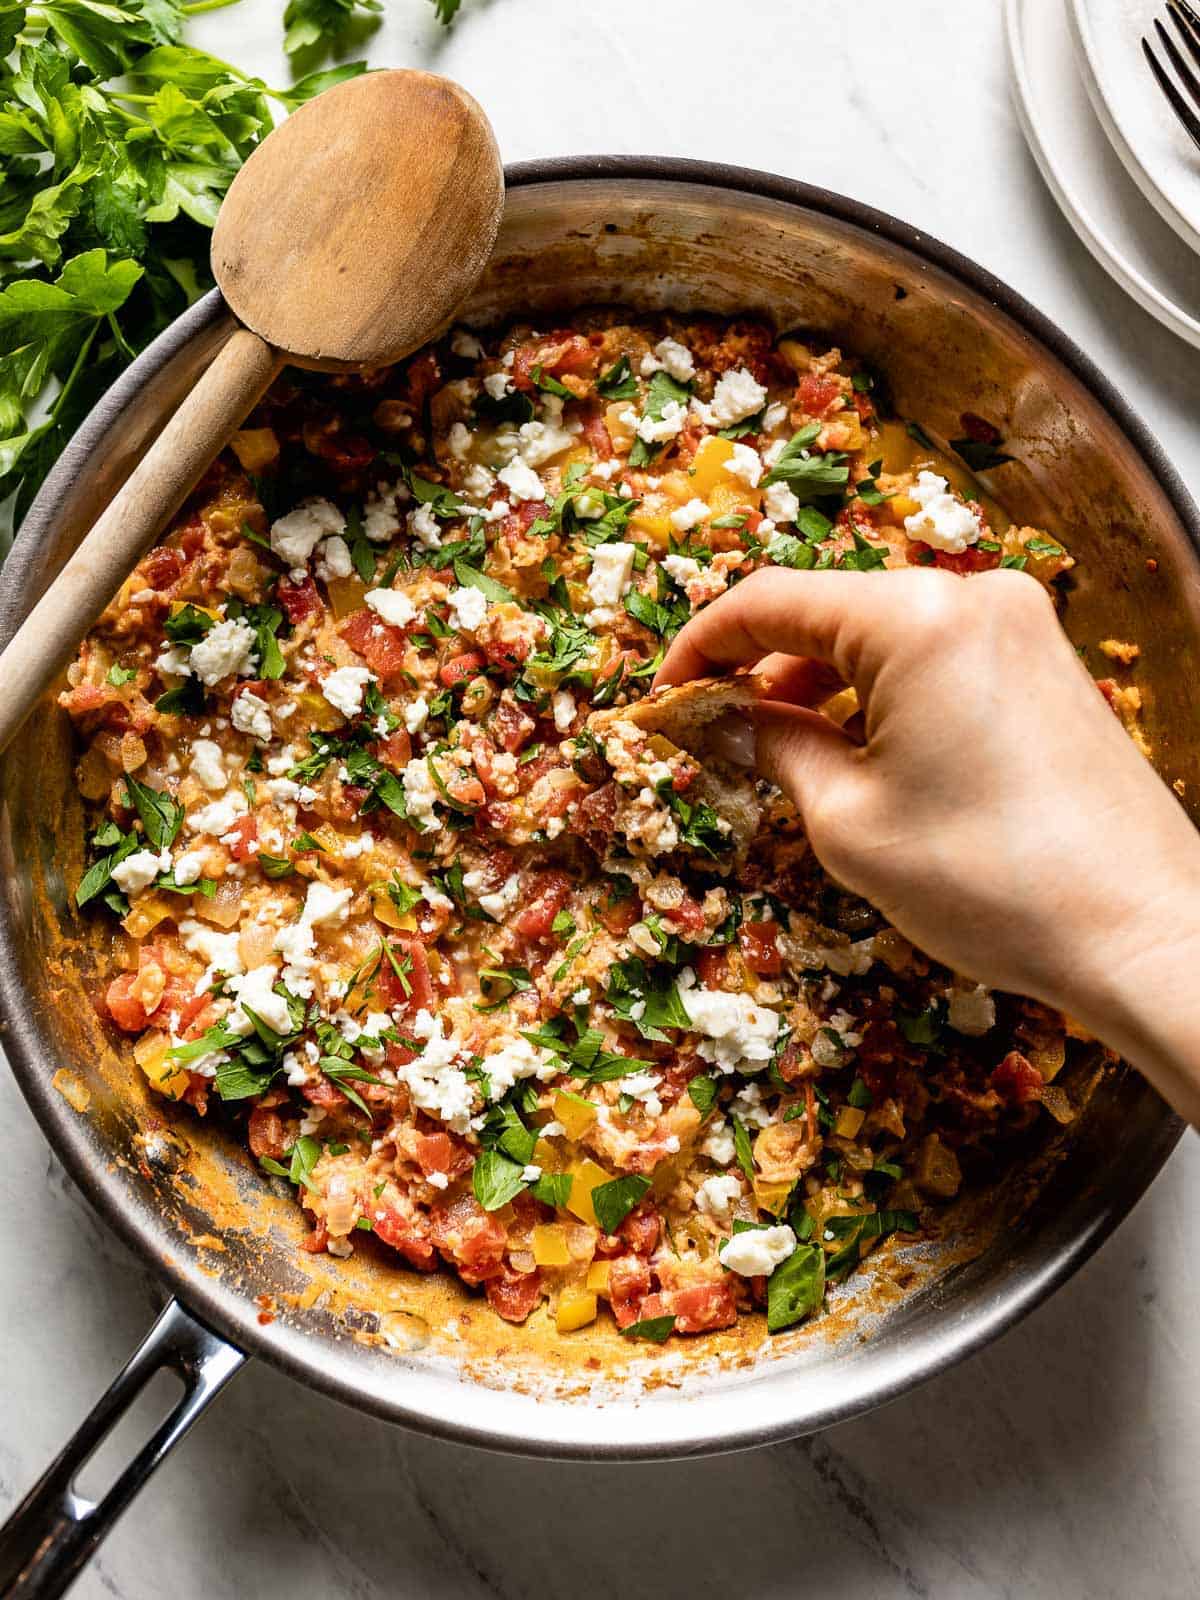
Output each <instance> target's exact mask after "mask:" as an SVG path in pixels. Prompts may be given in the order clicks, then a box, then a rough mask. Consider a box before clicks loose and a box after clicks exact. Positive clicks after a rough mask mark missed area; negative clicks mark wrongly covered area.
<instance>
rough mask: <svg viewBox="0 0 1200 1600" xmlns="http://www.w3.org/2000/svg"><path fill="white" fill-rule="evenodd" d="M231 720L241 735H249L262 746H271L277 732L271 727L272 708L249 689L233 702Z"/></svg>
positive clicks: (230, 713)
mask: <svg viewBox="0 0 1200 1600" xmlns="http://www.w3.org/2000/svg"><path fill="white" fill-rule="evenodd" d="M229 720H230V722H232V723H233V725H234V727H235V728H236V729H237V731H238V732H239V733H248V734H249V735H250V737H251V738H252V739H257V740H258V742H259V743H260V744H270V742H271V735H272V734H273V733H274V731H275V730H274V729H273V728H272V726H271V711H270V708H269V706H268V705H267V702H266V701H265V700H260V699H259V698H258V696H257V695H256V694H253V693H251V691H250V690H249V689H243V691H242V693H241V694H239V695H238V697H237V699H236V700H235V701H234V702H233V706H232V708H231V709H230V712H229Z"/></svg>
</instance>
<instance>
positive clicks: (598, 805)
mask: <svg viewBox="0 0 1200 1600" xmlns="http://www.w3.org/2000/svg"><path fill="white" fill-rule="evenodd" d="M620 806H621V790H620V786H619V785H618V784H615V783H606V784H604V785H603V787H602V788H599V789H593V790H592V792H591V794H588V795H585V796H584V797H583V799H582V800H581V801H580V802H579V805H578V806H577V807H576V810H575V827H576V829H577V830H578V832H579V833H580V834H581V835H582V836H583V837H584V838H585V839H586V840H587V842H588V844H590V845H591V847H592V849H593V850H595V851H596V853H597V854H598V855H604V854H605V853H606V851H607V850H608V841H609V840H610V839H611V838H612V836H613V833H614V831H615V830H616V826H617V812H618V811H619V810H620Z"/></svg>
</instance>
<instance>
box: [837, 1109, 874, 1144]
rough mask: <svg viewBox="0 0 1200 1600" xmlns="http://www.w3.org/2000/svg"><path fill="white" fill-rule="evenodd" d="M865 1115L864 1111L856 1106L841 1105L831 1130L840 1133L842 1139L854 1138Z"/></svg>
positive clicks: (864, 1119)
mask: <svg viewBox="0 0 1200 1600" xmlns="http://www.w3.org/2000/svg"><path fill="white" fill-rule="evenodd" d="M866 1117H867V1114H866V1112H865V1111H861V1110H860V1109H859V1108H858V1106H843V1107H842V1109H841V1110H840V1111H839V1112H838V1114H837V1121H836V1122H835V1123H834V1125H833V1131H834V1133H837V1134H840V1135H841V1137H842V1138H843V1139H856V1138H857V1137H858V1130H859V1129H860V1128H861V1127H862V1125H863V1123H864V1122H865V1121H866Z"/></svg>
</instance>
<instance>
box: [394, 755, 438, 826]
mask: <svg viewBox="0 0 1200 1600" xmlns="http://www.w3.org/2000/svg"><path fill="white" fill-rule="evenodd" d="M430 759H432V757H431V758H430ZM401 782H402V783H403V784H404V800H405V805H406V808H407V811H408V820H409V821H410V822H412V823H415V824H416V826H417V827H418V828H435V827H437V826H438V819H437V813H436V811H435V809H434V807H435V806H436V805H437V802H438V788H437V785H436V784H435V783H434V781H433V777H432V775H431V773H430V771H429V763H428V761H427V760H426V758H425V757H424V756H414V757H413V759H412V760H411V761H410V762H409V763H408V765H407V766H406V767H405V769H404V772H403V774H402V775H401Z"/></svg>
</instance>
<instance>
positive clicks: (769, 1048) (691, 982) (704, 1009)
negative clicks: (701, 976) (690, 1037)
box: [679, 967, 779, 1072]
mask: <svg viewBox="0 0 1200 1600" xmlns="http://www.w3.org/2000/svg"><path fill="white" fill-rule="evenodd" d="M679 998H680V1000H681V1001H682V1003H683V1009H684V1010H685V1011H686V1012H687V1014H688V1020H689V1021H690V1022H691V1024H692V1027H693V1028H695V1029H696V1030H697V1032H698V1033H702V1034H704V1035H705V1037H704V1038H703V1039H702V1040H701V1042H700V1045H699V1047H698V1048H699V1053H700V1055H701V1056H702V1057H703V1059H704V1060H705V1061H711V1062H712V1063H713V1064H714V1065H715V1066H717V1067H719V1068H720V1070H721V1071H722V1072H734V1071H738V1072H758V1071H761V1069H762V1068H763V1067H765V1066H766V1065H767V1064H768V1062H769V1061H770V1059H771V1056H772V1055H773V1054H774V1050H775V1040H776V1038H777V1037H778V1034H779V1013H778V1012H776V1011H772V1010H770V1009H769V1007H767V1006H761V1005H757V1004H755V1002H754V1001H753V1000H751V998H750V997H749V995H745V994H729V993H727V992H726V991H725V990H724V989H702V988H699V987H697V985H696V975H695V973H694V972H693V971H692V969H691V968H690V967H685V968H684V969H683V971H682V973H681V974H680V977H679Z"/></svg>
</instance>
